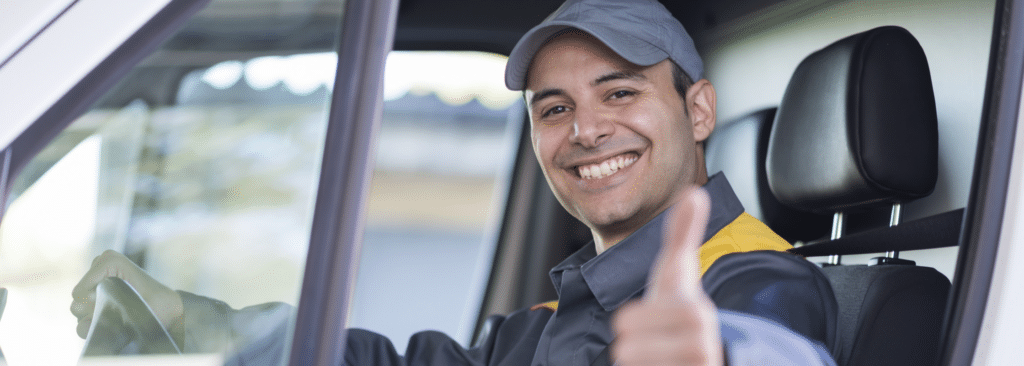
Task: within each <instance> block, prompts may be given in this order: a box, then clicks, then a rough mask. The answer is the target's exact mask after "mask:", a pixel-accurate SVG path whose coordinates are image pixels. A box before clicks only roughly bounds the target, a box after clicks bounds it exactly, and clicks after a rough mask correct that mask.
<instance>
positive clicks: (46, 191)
mask: <svg viewBox="0 0 1024 366" xmlns="http://www.w3.org/2000/svg"><path fill="white" fill-rule="evenodd" d="M342 10H343V2H342V1H331V0H326V1H283V2H281V1H271V2H267V1H246V2H239V1H231V0H223V1H213V2H211V3H210V4H209V5H208V6H207V7H206V8H204V9H203V10H201V11H200V12H199V13H198V14H196V15H195V16H194V17H192V18H191V19H190V20H189V21H188V23H187V25H186V26H185V27H183V28H182V31H180V32H179V33H178V34H176V35H174V36H171V37H170V40H169V41H167V42H165V43H164V45H163V46H161V48H160V49H159V50H157V51H156V52H155V53H154V54H153V55H151V56H149V57H148V58H146V59H145V60H144V61H142V63H140V64H139V65H138V66H136V67H135V68H134V69H133V70H132V71H131V72H129V73H128V74H127V76H126V77H124V78H123V79H121V80H119V81H118V82H117V85H116V86H114V87H113V88H112V89H111V90H110V91H109V92H107V93H106V94H105V95H104V96H103V97H101V98H100V100H99V101H98V102H97V103H96V104H95V105H93V106H92V107H91V108H90V109H89V111H88V112H85V113H84V114H82V115H81V116H79V117H77V118H75V119H74V120H73V122H71V124H70V125H69V126H68V127H66V128H65V129H64V130H63V131H61V132H60V133H59V134H58V135H57V136H56V137H54V138H53V139H52V141H51V142H50V143H49V144H48V145H47V146H46V147H44V148H42V149H41V150H40V152H39V153H38V154H36V155H35V157H34V158H32V159H31V160H30V161H29V162H28V163H26V164H25V165H24V167H23V168H21V169H20V171H19V174H17V176H16V178H15V179H14V180H13V182H12V183H11V188H10V192H9V200H8V202H6V203H5V204H6V205H7V207H8V208H7V211H6V213H5V216H4V218H3V224H2V226H0V242H2V244H0V268H3V271H2V272H0V283H2V284H3V286H4V287H6V288H7V290H8V291H9V293H8V297H7V298H8V301H7V304H6V308H5V309H4V312H3V313H4V316H3V321H4V325H3V326H2V327H0V345H2V347H3V357H4V358H5V359H6V361H7V362H8V363H9V364H12V365H74V364H76V363H78V362H79V359H80V358H81V357H82V355H83V353H85V354H90V351H89V350H88V349H84V348H85V340H83V339H82V338H80V336H79V334H77V333H76V324H77V319H76V318H75V317H74V316H73V315H72V314H71V312H69V310H68V308H69V304H70V301H71V291H72V288H73V287H74V286H75V284H76V283H77V282H78V281H79V279H80V278H81V277H82V275H83V274H85V273H86V271H87V270H88V269H89V267H90V265H91V263H92V261H93V258H94V257H96V256H97V255H99V254H101V253H102V252H104V251H107V250H113V251H116V252H119V253H123V254H124V255H125V256H126V257H128V258H129V259H131V260H132V261H133V262H134V263H135V264H137V265H138V266H139V267H141V268H143V269H144V270H145V271H146V272H147V273H149V274H151V275H152V276H153V277H154V278H156V279H157V280H158V281H160V282H162V283H164V284H166V285H167V286H168V287H170V288H173V289H178V290H182V291H186V292H189V293H194V294H198V295H202V296H208V297H210V298H214V299H217V300H221V301H224V302H225V303H226V304H228V305H230V306H231V307H233V308H236V309H239V308H244V307H246V306H250V305H256V304H267V303H271V304H275V303H281V304H290V305H281V306H279V307H280V308H281V309H282V310H281V311H279V312H278V313H277V315H275V316H276V317H277V318H278V319H273V320H274V321H275V322H277V323H279V324H281V325H283V326H288V324H289V318H290V317H293V316H294V313H295V311H294V307H293V305H295V304H297V303H298V299H299V293H300V289H301V284H302V281H303V272H304V269H305V261H306V255H307V247H308V246H309V242H310V230H311V226H312V225H311V221H312V217H313V213H314V203H315V200H316V193H317V186H318V182H319V179H320V170H321V160H322V156H323V151H324V143H325V136H326V129H327V125H328V116H329V106H330V103H331V97H332V94H333V92H332V91H333V88H334V80H335V69H336V67H337V65H338V62H337V56H336V54H335V53H333V52H331V51H332V50H333V49H334V47H335V45H336V43H337V42H338V41H337V40H336V38H337V36H338V33H339V32H338V25H339V24H341V16H342ZM268 20H270V21H269V22H268ZM268 26H273V27H274V29H273V30H274V32H271V33H267V29H266V27H268ZM197 30H199V31H197ZM190 32H191V33H190ZM311 33H312V34H311ZM132 310H137V309H132ZM132 310H129V311H128V313H127V315H125V314H122V315H123V316H124V317H126V318H131V317H134V316H135V314H133V313H132ZM122 335H124V333H123V332H118V331H113V332H110V334H109V335H108V337H107V338H108V339H105V340H104V339H99V340H98V341H99V342H100V343H104V347H106V348H105V349H104V351H103V352H98V353H96V352H94V353H91V354H98V355H102V354H104V353H112V354H113V355H120V354H124V355H126V356H128V357H131V356H132V355H133V354H135V353H140V352H142V353H145V347H142V348H143V349H141V350H140V346H139V345H138V344H136V343H133V342H134V341H133V340H132V339H130V337H129V339H124V340H122V339H115V338H117V337H118V336H122ZM226 336H227V338H228V339H213V338H211V339H208V340H199V341H186V342H184V343H185V344H181V343H179V344H177V346H178V348H179V349H180V350H182V351H184V352H185V353H186V354H187V356H184V357H187V358H185V359H176V360H173V361H172V362H178V363H183V364H196V365H202V364H209V365H220V364H223V363H224V362H225V361H226V360H228V359H230V358H231V357H232V356H233V355H232V352H234V351H237V350H232V349H231V347H232V343H233V342H234V341H233V340H231V339H230V338H231V337H234V335H233V334H230V333H229V334H227V335H226ZM246 336H250V335H246ZM99 338H102V337H99ZM279 338H280V337H279ZM225 341H226V342H225ZM281 343H282V344H286V343H284V339H281ZM91 344H92V343H91V342H90V345H91ZM190 348H191V349H190ZM287 350H288V347H284V349H281V350H278V351H279V352H287ZM284 355H285V356H286V354H284ZM175 357H177V356H175ZM278 357H279V358H280V359H282V360H283V359H286V357H281V355H279V356H278ZM156 361H159V356H158V357H157V359H153V356H150V357H148V358H145V357H143V358H141V359H139V360H137V361H131V362H139V363H140V364H143V363H147V362H156ZM82 362H88V358H86V359H83V361H82ZM147 364H148V363H147Z"/></svg>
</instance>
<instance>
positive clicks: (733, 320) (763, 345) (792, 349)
mask: <svg viewBox="0 0 1024 366" xmlns="http://www.w3.org/2000/svg"><path fill="white" fill-rule="evenodd" d="M718 321H719V323H720V324H721V330H722V340H723V342H725V347H724V350H725V361H726V364H727V365H730V366H745V365H794V366H815V365H822V366H835V365H836V362H835V361H834V360H833V359H832V356H831V355H830V354H829V352H828V351H827V350H826V349H825V348H824V347H823V346H822V345H821V344H820V343H818V342H813V341H810V340H809V339H807V338H806V337H804V336H803V335H802V334H799V333H796V332H794V331H792V330H790V329H789V328H786V327H784V326H781V325H779V323H776V322H773V321H770V320H767V319H764V318H761V317H758V316H754V315H750V314H744V313H738V312H733V311H728V310H719V312H718Z"/></svg>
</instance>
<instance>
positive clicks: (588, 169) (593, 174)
mask: <svg viewBox="0 0 1024 366" xmlns="http://www.w3.org/2000/svg"><path fill="white" fill-rule="evenodd" d="M636 159H637V158H636V157H635V156H630V157H624V156H617V157H614V158H611V159H608V160H605V161H602V162H601V163H600V164H591V165H588V166H580V167H578V168H577V169H578V171H579V174H580V177H583V178H584V179H601V178H604V177H607V176H609V175H612V174H614V173H615V172H617V171H619V169H622V168H625V167H627V166H630V165H632V164H633V163H634V162H636Z"/></svg>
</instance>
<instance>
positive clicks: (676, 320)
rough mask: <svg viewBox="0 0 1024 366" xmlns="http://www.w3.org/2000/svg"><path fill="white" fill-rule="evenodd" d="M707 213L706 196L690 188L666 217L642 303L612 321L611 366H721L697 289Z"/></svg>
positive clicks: (706, 304)
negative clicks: (659, 246)
mask: <svg viewBox="0 0 1024 366" xmlns="http://www.w3.org/2000/svg"><path fill="white" fill-rule="evenodd" d="M709 209H710V200H709V199H708V196H707V193H704V191H703V190H701V189H697V188H692V189H690V190H689V191H687V192H685V193H684V194H683V197H682V199H681V200H680V201H679V202H678V203H677V204H676V205H675V207H674V208H673V212H671V213H670V214H669V218H668V221H667V229H666V232H665V236H664V238H665V239H664V240H665V242H664V243H662V249H661V253H659V254H658V259H657V260H656V262H655V265H654V268H653V270H652V272H651V277H650V279H649V281H650V282H649V284H648V286H647V289H646V291H645V293H644V297H643V299H641V300H640V301H634V302H632V303H629V304H627V305H625V306H623V307H622V308H621V309H620V310H619V311H618V312H617V313H616V314H615V318H614V319H613V324H612V326H613V329H614V331H615V333H616V339H615V342H614V343H613V344H612V359H613V360H614V361H615V364H616V365H622V366H632V365H702V366H703V365H714V366H719V365H722V364H723V357H724V356H723V352H722V340H721V337H720V336H719V324H718V316H717V312H716V310H715V305H714V304H713V303H712V302H711V299H709V298H708V296H707V294H705V293H704V289H703V287H702V285H701V281H700V261H699V259H698V258H697V248H698V247H700V244H701V242H702V241H703V237H704V226H705V225H706V224H707V220H708V212H709Z"/></svg>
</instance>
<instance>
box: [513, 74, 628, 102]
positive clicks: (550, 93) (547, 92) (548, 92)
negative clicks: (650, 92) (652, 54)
mask: <svg viewBox="0 0 1024 366" xmlns="http://www.w3.org/2000/svg"><path fill="white" fill-rule="evenodd" d="M622 79H632V80H647V76H646V75H644V74H642V73H640V72H636V71H626V70H620V71H615V72H612V73H608V74H605V75H602V76H601V77H599V78H597V79H594V81H591V82H590V85H591V86H598V85H600V84H602V83H606V82H609V81H612V80H622ZM559 95H565V90H562V89H557V88H554V89H544V90H541V91H540V92H538V93H537V94H534V95H533V97H532V98H530V105H534V104H537V102H539V101H541V100H543V99H544V98H547V97H554V96H559Z"/></svg>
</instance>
